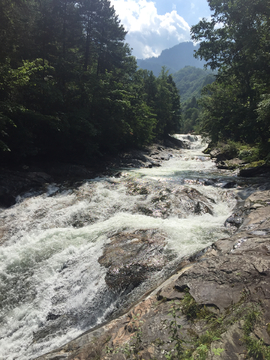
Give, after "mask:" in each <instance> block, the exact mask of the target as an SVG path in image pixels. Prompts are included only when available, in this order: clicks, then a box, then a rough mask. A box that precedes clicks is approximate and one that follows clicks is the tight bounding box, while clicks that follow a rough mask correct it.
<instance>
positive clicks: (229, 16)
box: [191, 0, 270, 152]
mask: <svg viewBox="0 0 270 360" xmlns="http://www.w3.org/2000/svg"><path fill="white" fill-rule="evenodd" d="M208 3H209V6H210V9H211V10H212V12H213V14H212V16H211V20H210V21H208V20H206V19H203V20H201V21H200V22H199V23H198V24H197V25H195V26H193V27H192V29H191V33H192V38H193V40H195V41H198V42H200V47H199V50H198V51H197V53H196V56H197V57H199V58H202V59H204V60H206V64H207V66H209V67H210V68H211V69H212V70H218V76H217V80H216V81H215V82H214V83H213V84H211V85H209V86H208V87H206V89H205V90H204V96H203V98H202V100H201V105H202V106H203V109H204V112H203V117H202V129H203V131H205V132H206V133H207V134H209V135H210V136H211V137H212V139H213V140H214V141H218V140H222V139H228V138H229V139H233V140H237V141H245V142H249V143H255V142H259V143H260V144H261V145H262V146H264V147H265V151H266V152H267V151H269V149H268V147H269V146H268V145H267V144H268V143H269V135H270V123H269V112H267V111H268V110H269V107H268V106H267V99H268V97H269V93H270V62H269V59H270V2H269V1H265V0H225V1H224V0H208ZM267 109H268V110H267Z"/></svg>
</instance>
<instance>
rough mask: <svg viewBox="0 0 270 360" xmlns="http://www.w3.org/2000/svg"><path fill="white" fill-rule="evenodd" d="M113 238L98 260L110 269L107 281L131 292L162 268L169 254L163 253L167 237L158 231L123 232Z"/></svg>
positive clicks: (114, 287)
mask: <svg viewBox="0 0 270 360" xmlns="http://www.w3.org/2000/svg"><path fill="white" fill-rule="evenodd" d="M110 240H111V241H110V243H109V244H108V245H106V247H105V249H104V252H103V255H102V256H101V257H100V258H99V260H98V261H99V263H100V264H101V265H103V266H105V267H106V268H107V269H108V270H107V274H106V277H105V281H106V283H107V285H108V286H109V288H110V289H113V290H119V289H122V290H123V289H127V290H128V291H131V290H132V289H133V288H135V287H137V286H139V285H140V284H141V283H142V282H143V281H145V280H146V279H147V278H148V277H149V275H150V274H151V273H153V272H156V271H160V270H162V269H163V267H164V266H165V263H166V259H167V258H168V256H169V254H165V253H164V246H165V244H166V242H165V236H164V235H162V234H160V233H159V232H157V230H136V231H134V232H122V233H119V234H116V235H114V236H112V237H111V238H110Z"/></svg>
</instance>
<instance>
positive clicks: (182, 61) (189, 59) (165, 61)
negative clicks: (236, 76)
mask: <svg viewBox="0 0 270 360" xmlns="http://www.w3.org/2000/svg"><path fill="white" fill-rule="evenodd" d="M198 48H199V45H196V46H194V45H193V43H192V42H191V41H190V42H183V43H180V44H178V45H175V46H174V47H172V48H170V49H166V50H163V51H162V53H161V54H160V55H159V56H158V57H151V58H148V59H145V60H142V59H137V64H138V66H139V67H140V68H142V69H146V70H149V71H153V73H154V75H155V76H158V75H159V73H160V71H161V68H162V66H166V68H168V70H169V73H170V74H172V73H175V72H177V71H178V70H180V69H182V68H184V67H185V66H188V65H189V66H195V67H198V68H201V69H202V68H203V66H204V64H205V62H204V61H200V60H198V59H195V58H194V56H193V55H194V51H195V50H198Z"/></svg>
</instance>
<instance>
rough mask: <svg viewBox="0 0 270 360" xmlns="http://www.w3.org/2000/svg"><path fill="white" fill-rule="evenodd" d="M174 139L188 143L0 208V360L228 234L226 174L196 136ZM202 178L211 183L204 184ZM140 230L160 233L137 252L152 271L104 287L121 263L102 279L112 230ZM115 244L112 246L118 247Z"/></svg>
mask: <svg viewBox="0 0 270 360" xmlns="http://www.w3.org/2000/svg"><path fill="white" fill-rule="evenodd" d="M178 137H179V138H181V139H182V140H183V139H184V140H185V141H186V142H187V143H189V144H190V149H187V150H181V153H179V155H175V156H173V157H172V158H171V159H170V160H169V161H165V162H164V164H163V166H161V167H155V168H147V169H146V168H143V169H132V170H122V176H121V177H119V178H114V177H105V178H96V179H94V180H85V182H84V183H83V184H81V185H80V186H77V187H76V188H72V189H68V188H66V187H64V186H62V185H57V184H53V185H50V186H48V187H47V189H46V191H44V192H43V193H40V194H32V195H31V194H28V195H27V196H22V197H19V198H18V201H17V203H16V205H14V206H12V207H11V208H9V209H6V210H2V211H1V213H0V219H1V221H2V222H3V223H4V224H5V225H4V233H3V239H4V240H5V241H4V243H3V245H2V246H1V247H0V359H1V360H11V359H20V360H29V359H35V358H36V357H38V356H40V355H42V354H44V353H47V352H49V351H51V350H53V349H56V348H57V347H59V346H61V345H63V344H64V343H66V342H68V341H70V340H71V339H74V338H75V337H77V336H79V335H80V334H82V333H83V332H85V331H86V330H89V329H91V328H93V327H95V326H96V325H98V324H101V323H102V322H104V321H106V320H107V319H109V318H112V317H113V316H115V314H117V313H119V312H120V311H121V309H123V308H125V307H126V306H128V304H130V302H132V301H136V300H138V298H139V297H140V296H142V294H143V293H145V292H146V291H147V290H149V289H151V288H153V287H154V286H155V285H156V284H158V283H160V282H161V281H162V280H164V279H165V278H166V277H167V276H169V275H170V274H171V273H172V272H173V270H174V268H175V267H176V266H177V263H179V259H181V258H182V257H184V256H187V255H189V254H193V253H194V252H196V251H198V250H200V249H203V248H205V247H206V246H208V245H210V244H212V243H213V242H214V241H215V240H217V239H218V238H221V237H224V236H228V230H227V229H226V228H225V227H224V222H225V220H226V218H227V217H228V216H229V215H230V213H231V212H232V209H233V207H234V206H235V203H236V200H235V194H236V189H226V188H224V185H225V184H226V183H228V182H229V181H231V180H232V179H233V178H234V176H233V174H232V173H231V172H228V171H227V172H226V171H223V172H222V173H220V172H219V171H218V170H217V169H216V167H215V164H214V162H212V161H211V160H210V158H209V157H207V156H205V155H203V153H202V150H203V148H204V147H206V145H205V144H202V143H201V140H200V138H199V137H192V136H189V137H188V136H186V137H184V136H180V135H178ZM209 179H210V180H211V179H212V180H213V179H214V180H215V181H213V184H214V186H206V185H207V181H208V182H209ZM206 180H207V181H206ZM210 183H211V181H210ZM239 186H240V185H239ZM239 186H238V187H239ZM136 231H137V233H136ZM140 231H141V232H142V233H143V234H146V233H147V232H148V234H149V232H150V237H151V236H152V235H153V234H158V235H155V236H160V237H159V241H160V239H162V240H161V245H160V246H157V247H156V248H155V247H151V246H152V245H151V244H150V242H151V241H150V240H149V239H148V240H147V241H148V244H150V245H151V246H150V245H149V246H150V247H149V249H150V250H151V249H152V250H153V252H152V253H151V254H152V255H151V254H150V250H149V251H148V250H147V251H148V253H147V254H146V253H145V254H146V255H145V256H148V258H147V261H148V262H149V261H150V262H151V264H152V268H154V267H155V266H156V268H155V271H154V270H153V271H152V270H151V272H149V273H148V275H147V276H145V277H143V280H144V281H138V283H137V284H136V285H134V284H133V286H127V285H126V284H125V283H124V285H123V283H121V284H122V285H121V286H120V285H119V284H118V283H117V280H116V285H115V284H114V283H113V285H111V286H110V282H109V280H108V279H110V278H111V277H113V274H114V273H113V271H115V273H117V272H118V273H119V271H121V264H119V268H117V271H116V270H111V271H112V273H111V275H110V276H111V277H108V275H107V277H106V274H107V272H108V271H109V270H110V267H109V265H110V264H109V265H108V263H107V265H106V267H105V266H104V263H102V262H101V261H98V260H99V259H100V258H101V256H102V255H103V254H104V249H107V248H108V246H109V245H110V243H111V242H112V241H113V240H112V239H114V241H116V242H117V236H119V234H122V235H121V236H122V237H121V239H122V240H123V236H127V235H125V234H129V235H128V236H127V238H128V240H127V244H128V242H130V244H132V241H133V243H134V242H136V241H137V238H136V234H139V232H140ZM132 234H133V235H132ZM151 234H152V235H151ZM132 239H133V240H132ZM122 240H121V241H122ZM144 241H146V240H144ZM153 241H154V240H153ZM121 244H122V243H121ZM121 244H120V245H117V246H119V249H120V250H119V253H121V252H123V251H124V250H121V246H124V248H125V249H126V247H125V246H126V245H123V244H122V245H121ZM129 246H131V245H129ZM152 250H151V251H152ZM155 251H156V253H155ZM161 252H162V254H163V255H162V256H163V258H162V259H161V258H160V257H159V256H160V253H161ZM149 254H150V255H149ZM140 256H141V255H140ZM149 259H150V260H149ZM160 259H161V260H160ZM164 259H165V260H164ZM112 261H113V260H112ZM117 261H119V262H121V259H120V260H118V259H117ZM140 261H141V262H142V261H143V259H141V258H140ZM158 261H161V263H162V266H160V264H158ZM109 262H110V261H109ZM130 264H131V263H130ZM125 266H126V267H125V269H126V268H127V265H125ZM130 266H131V265H130ZM133 266H134V264H133ZM140 266H141V267H142V265H140ZM144 266H146V265H144ZM137 268H138V266H137ZM152 268H151V269H152ZM108 269H109V270H108ZM119 269H120V270H119ZM149 274H150V275H149ZM116 275H117V274H116ZM140 276H141V275H140ZM113 279H114V278H113ZM121 279H122V278H121ZM121 281H122V280H121ZM108 284H109V285H108Z"/></svg>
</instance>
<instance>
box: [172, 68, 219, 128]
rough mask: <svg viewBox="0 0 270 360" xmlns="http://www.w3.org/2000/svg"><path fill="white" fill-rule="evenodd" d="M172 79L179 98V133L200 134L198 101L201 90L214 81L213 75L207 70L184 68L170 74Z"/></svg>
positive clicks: (200, 108)
mask: <svg viewBox="0 0 270 360" xmlns="http://www.w3.org/2000/svg"><path fill="white" fill-rule="evenodd" d="M172 77H173V80H174V82H175V85H176V87H177V89H178V90H179V93H180V96H181V110H182V112H181V132H183V133H189V132H192V131H195V132H196V133H197V132H200V126H199V122H200V117H201V112H202V107H201V106H200V105H199V103H198V99H199V98H200V96H201V91H202V89H203V88H204V87H205V86H206V85H208V84H212V82H214V81H215V73H214V72H213V71H211V70H207V69H204V70H203V69H200V68H196V67H194V66H185V67H184V68H183V69H181V70H179V71H177V72H176V73H174V74H172Z"/></svg>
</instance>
